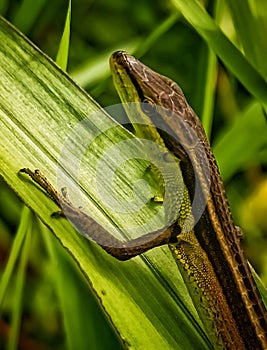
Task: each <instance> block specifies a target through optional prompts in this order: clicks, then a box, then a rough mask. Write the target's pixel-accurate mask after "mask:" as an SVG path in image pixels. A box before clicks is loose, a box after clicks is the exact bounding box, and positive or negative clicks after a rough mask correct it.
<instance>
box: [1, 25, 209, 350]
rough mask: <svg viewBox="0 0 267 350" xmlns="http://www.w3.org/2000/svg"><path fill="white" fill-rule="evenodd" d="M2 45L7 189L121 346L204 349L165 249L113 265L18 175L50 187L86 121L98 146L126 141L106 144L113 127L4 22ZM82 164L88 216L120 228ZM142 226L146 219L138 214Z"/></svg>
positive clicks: (121, 221) (3, 150)
mask: <svg viewBox="0 0 267 350" xmlns="http://www.w3.org/2000/svg"><path fill="white" fill-rule="evenodd" d="M0 40H1V48H0V50H1V51H0V62H1V66H0V71H1V72H0V77H1V83H0V114H1V119H0V124H1V139H0V154H1V158H0V169H1V175H2V176H3V178H4V179H5V181H6V182H7V183H8V184H9V185H10V187H12V188H13V189H14V190H15V191H16V192H17V194H18V195H19V196H20V197H21V198H22V199H23V201H24V202H25V203H26V204H27V205H28V206H30V207H31V208H32V209H33V210H34V211H35V212H36V213H37V215H38V216H39V217H40V218H41V220H42V221H43V222H44V223H45V224H46V225H47V226H49V227H50V228H51V230H52V231H53V232H54V234H55V236H56V237H57V238H58V240H59V241H60V242H61V244H62V245H63V246H64V247H65V248H66V249H67V250H68V251H69V252H70V254H71V255H72V256H73V258H74V259H75V260H76V261H77V263H78V265H79V267H80V268H81V270H82V271H83V273H84V275H85V276H86V278H87V279H88V281H90V284H91V286H92V288H93V290H94V291H95V293H96V294H97V297H98V299H99V301H100V302H101V304H102V306H103V308H104V310H105V311H106V313H107V314H108V315H109V319H110V320H111V322H112V324H113V325H114V327H115V328H116V329H117V331H118V333H119V334H120V335H121V338H122V339H123V341H124V343H125V344H127V346H134V348H135V349H139V348H140V349H141V348H142V349H143V348H146V349H154V348H164V349H165V348H166V349H168V348H169V349H171V348H172V349H173V348H176V349H185V348H186V349H189V348H194V349H205V348H209V345H208V344H209V343H208V341H207V340H206V339H205V336H204V334H203V332H202V330H201V328H200V327H199V325H198V323H197V321H196V320H197V315H196V313H195V311H194V308H193V307H192V304H191V302H190V299H189V297H188V294H187V292H186V289H185V286H184V284H183V282H182V279H181V276H180V275H179V272H178V269H177V267H176V264H175V262H174V261H173V260H172V258H171V255H170V253H169V251H168V249H167V248H157V249H155V250H154V251H151V252H149V253H147V254H146V255H144V256H143V257H138V258H135V259H134V260H132V261H128V262H126V263H121V262H118V261H116V260H115V259H114V258H112V257H110V256H108V255H107V254H106V253H105V252H103V251H102V249H100V248H99V247H98V246H97V245H96V244H94V243H92V242H90V241H88V240H87V239H85V238H84V237H82V236H81V235H79V234H78V233H77V232H76V231H75V230H74V229H73V227H72V226H71V225H70V223H69V222H68V221H67V220H65V219H61V220H55V219H52V218H51V217H50V214H51V213H52V212H53V211H54V210H56V209H57V208H56V207H55V205H54V204H53V203H52V201H51V200H50V199H49V198H48V197H47V196H46V195H45V194H44V193H42V191H41V190H40V189H39V188H38V187H37V186H36V185H35V184H33V183H32V182H31V181H29V180H26V179H25V177H24V176H23V177H20V176H18V175H17V173H18V170H19V169H20V168H23V167H30V168H32V169H34V168H39V169H41V170H42V171H43V172H45V174H46V176H47V177H48V178H49V180H50V181H51V182H52V183H54V184H56V182H57V179H56V171H57V167H58V163H57V162H58V159H59V155H60V153H61V151H62V147H63V145H64V142H65V140H66V138H67V137H68V136H69V134H70V132H71V131H72V129H73V128H74V126H75V125H78V124H79V123H80V121H81V120H82V119H83V118H85V117H87V116H90V119H89V120H90V123H89V124H88V126H89V135H91V134H90V133H92V134H93V132H94V131H95V130H97V131H98V132H103V138H104V141H103V142H104V143H105V142H106V143H107V144H112V143H113V142H118V140H121V139H124V138H127V137H129V134H128V132H126V130H125V129H123V128H122V127H119V126H116V138H115V139H110V135H106V134H105V132H106V130H107V125H109V126H110V127H114V125H116V124H115V122H114V121H112V120H111V119H110V118H108V117H107V115H106V114H104V113H103V112H101V111H100V108H99V106H98V105H97V104H96V103H95V102H94V101H93V100H92V99H91V98H90V97H89V96H88V95H87V94H86V93H85V92H84V91H82V90H81V89H80V88H79V87H77V86H76V85H75V84H74V83H73V82H72V81H71V79H70V78H69V77H68V76H66V75H65V74H64V73H63V72H62V71H61V70H60V69H59V68H57V67H56V66H55V65H54V64H53V62H51V61H50V60H49V59H48V58H47V57H45V56H44V55H43V54H42V53H41V52H40V51H39V50H38V49H36V48H35V47H34V46H33V45H32V44H31V43H29V42H28V41H27V40H26V39H25V38H24V37H23V36H22V35H20V34H19V33H18V32H16V31H15V30H14V29H13V28H12V27H11V26H10V25H9V24H7V23H6V22H5V21H4V20H0ZM94 152H97V148H96V149H95V150H94ZM126 152H127V149H126ZM130 155H131V154H130ZM85 164H86V165H87V166H88V174H87V179H86V176H85V175H84V174H83V176H82V177H81V188H82V190H83V191H84V192H85V193H86V194H87V197H86V199H85V208H86V210H88V211H89V212H90V213H91V214H92V216H93V217H94V218H96V220H98V221H99V222H108V219H107V218H112V220H113V221H114V220H116V222H118V223H119V224H120V225H122V226H123V225H125V224H126V223H127V222H126V219H125V217H122V218H116V217H115V216H114V213H112V212H111V211H110V210H108V209H107V208H105V207H102V206H101V203H100V204H99V202H98V199H97V192H95V189H94V188H92V187H91V183H90V180H88V179H90V178H91V177H92V176H94V173H93V172H92V169H91V167H90V165H91V159H85ZM61 165H62V164H61ZM63 166H64V165H63ZM66 166H67V165H66ZM139 167H140V166H139V163H138V162H136V163H134V162H133V163H131V166H128V168H127V167H126V168H125V175H126V174H127V173H129V174H130V177H129V181H130V180H131V174H133V168H134V169H135V171H136V172H138V170H140V171H141V170H142V169H139ZM103 176H104V174H103ZM127 181H128V179H127ZM106 182H109V179H106ZM125 188H126V189H127V184H126V187H125ZM90 198H91V199H90ZM94 203H95V205H94ZM77 204H78V203H77ZM83 205H84V203H83ZM103 212H105V215H104V214H103ZM143 218H144V219H145V220H146V219H147V218H146V217H145V216H144V214H143ZM137 225H138V223H137Z"/></svg>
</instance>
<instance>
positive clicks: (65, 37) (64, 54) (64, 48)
mask: <svg viewBox="0 0 267 350" xmlns="http://www.w3.org/2000/svg"><path fill="white" fill-rule="evenodd" d="M70 22H71V0H69V6H68V11H67V17H66V22H65V26H64V31H63V34H62V38H61V40H60V44H59V49H58V53H57V58H56V62H57V64H58V65H59V67H60V68H61V69H63V70H66V69H67V65H68V57H69V45H70Z"/></svg>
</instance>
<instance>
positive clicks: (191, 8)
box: [172, 0, 267, 106]
mask: <svg viewBox="0 0 267 350" xmlns="http://www.w3.org/2000/svg"><path fill="white" fill-rule="evenodd" d="M172 2H173V4H174V5H175V6H176V7H177V9H178V10H179V11H181V13H182V14H183V16H184V17H185V18H186V19H187V21H188V22H189V23H190V24H191V25H192V26H193V27H194V29H195V30H196V31H197V32H198V33H199V34H200V36H201V37H202V38H203V39H204V40H205V41H206V42H207V44H208V46H209V47H210V48H211V49H212V50H213V51H214V52H215V53H216V55H218V57H219V58H220V59H221V60H222V61H223V62H224V64H225V65H226V66H227V68H228V69H229V70H230V71H231V72H232V73H233V74H234V75H235V76H236V77H237V79H238V80H239V81H240V82H241V83H242V84H243V85H244V86H245V87H246V89H247V90H248V91H249V92H250V93H251V94H252V95H254V96H255V97H256V98H257V99H258V100H259V101H261V102H262V103H263V104H264V105H265V106H267V84H266V81H265V79H264V78H263V77H262V76H261V75H260V74H259V73H258V71H257V70H256V69H255V68H254V67H253V66H252V65H251V64H250V63H249V62H248V61H247V60H246V58H245V57H244V56H243V55H242V53H241V52H240V51H239V50H238V49H237V48H236V47H235V46H234V45H233V44H232V42H231V41H230V40H229V39H228V38H227V37H226V36H225V34H224V33H223V32H222V31H221V29H220V28H219V26H218V25H217V24H216V23H215V22H214V20H213V19H212V18H211V17H210V16H209V14H208V13H207V12H206V11H205V9H204V7H202V5H201V4H200V3H199V2H198V1H196V0H188V1H182V0H172Z"/></svg>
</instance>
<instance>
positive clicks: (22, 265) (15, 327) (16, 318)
mask: <svg viewBox="0 0 267 350" xmlns="http://www.w3.org/2000/svg"><path fill="white" fill-rule="evenodd" d="M32 219H33V217H32V213H31V211H30V210H29V209H28V208H25V209H24V211H23V217H22V221H23V222H27V224H28V225H27V227H26V230H25V234H26V238H25V242H24V245H23V248H22V251H21V257H20V260H19V264H18V271H17V276H16V284H15V290H14V301H13V305H12V306H13V309H12V311H13V312H12V320H11V327H10V334H9V338H8V344H7V349H8V350H15V349H17V348H18V337H19V332H20V322H21V313H22V296H23V288H24V284H25V272H26V266H27V262H28V258H29V254H30V247H31V245H30V244H31V233H32V232H31V228H32V225H31V224H32Z"/></svg>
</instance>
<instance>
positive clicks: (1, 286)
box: [0, 207, 28, 310]
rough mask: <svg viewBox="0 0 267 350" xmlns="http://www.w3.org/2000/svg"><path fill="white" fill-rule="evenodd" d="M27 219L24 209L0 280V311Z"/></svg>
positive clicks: (26, 209)
mask: <svg viewBox="0 0 267 350" xmlns="http://www.w3.org/2000/svg"><path fill="white" fill-rule="evenodd" d="M27 219H28V208H27V207H24V208H23V211H22V214H21V221H20V226H19V228H18V231H17V234H16V236H15V238H14V242H13V245H12V249H11V252H10V255H9V258H8V261H7V264H6V267H5V270H4V272H3V275H2V278H1V283H0V310H1V307H2V305H3V300H4V297H5V293H6V290H7V285H8V283H9V281H10V278H11V275H12V273H13V271H14V266H15V263H16V261H17V259H18V256H19V253H20V250H21V246H22V243H23V240H24V237H25V234H26V232H27V225H28V222H27Z"/></svg>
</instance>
